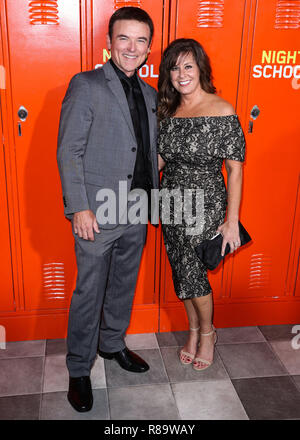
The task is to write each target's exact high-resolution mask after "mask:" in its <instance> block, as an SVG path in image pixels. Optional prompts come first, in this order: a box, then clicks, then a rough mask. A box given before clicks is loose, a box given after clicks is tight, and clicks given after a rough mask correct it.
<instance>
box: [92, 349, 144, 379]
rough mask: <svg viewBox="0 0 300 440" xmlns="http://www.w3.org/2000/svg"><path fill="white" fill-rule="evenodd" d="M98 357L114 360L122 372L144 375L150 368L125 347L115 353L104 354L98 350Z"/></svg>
mask: <svg viewBox="0 0 300 440" xmlns="http://www.w3.org/2000/svg"><path fill="white" fill-rule="evenodd" d="M99 355H100V356H101V357H103V358H104V359H115V360H116V361H117V362H118V364H119V365H120V367H122V368H124V370H127V371H132V372H133V373H145V372H146V371H148V370H149V368H150V367H149V365H148V364H147V363H146V362H145V361H144V360H143V359H142V358H141V357H140V356H138V355H137V354H136V353H133V351H130V350H128V348H127V347H125V348H124V349H123V350H121V351H117V352H115V353H106V352H105V351H101V350H99Z"/></svg>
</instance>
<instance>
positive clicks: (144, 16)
mask: <svg viewBox="0 0 300 440" xmlns="http://www.w3.org/2000/svg"><path fill="white" fill-rule="evenodd" d="M117 20H136V21H140V22H142V23H146V24H147V25H148V26H149V29H150V40H149V45H150V43H151V40H152V36H153V31H154V26H153V21H152V19H151V17H150V15H149V14H148V13H147V12H146V11H144V10H143V9H140V8H135V7H134V6H124V7H123V8H120V9H117V10H116V12H114V13H113V15H112V16H111V17H110V20H109V24H108V35H109V38H110V41H111V40H112V34H113V27H114V24H115V22H116V21H117Z"/></svg>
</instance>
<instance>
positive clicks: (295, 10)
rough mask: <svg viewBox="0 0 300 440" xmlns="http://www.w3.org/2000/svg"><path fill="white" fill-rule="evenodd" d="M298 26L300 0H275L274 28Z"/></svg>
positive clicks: (294, 27) (299, 23)
mask: <svg viewBox="0 0 300 440" xmlns="http://www.w3.org/2000/svg"><path fill="white" fill-rule="evenodd" d="M299 28H300V0H289V1H286V0H285V1H284V0H277V5H276V16H275V29H299Z"/></svg>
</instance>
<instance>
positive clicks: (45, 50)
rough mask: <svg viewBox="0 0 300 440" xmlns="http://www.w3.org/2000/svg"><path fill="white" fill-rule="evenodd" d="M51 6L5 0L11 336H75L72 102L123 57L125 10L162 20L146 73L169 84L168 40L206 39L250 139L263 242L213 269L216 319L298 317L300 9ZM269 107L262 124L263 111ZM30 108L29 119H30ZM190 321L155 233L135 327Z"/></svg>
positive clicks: (250, 178) (250, 208)
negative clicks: (59, 158) (78, 77)
mask: <svg viewBox="0 0 300 440" xmlns="http://www.w3.org/2000/svg"><path fill="white" fill-rule="evenodd" d="M41 3H43V2H40V1H39V2H34V1H28V2H24V1H23V0H14V2H11V1H9V0H0V5H1V9H0V14H1V15H0V21H1V36H2V45H1V47H0V51H1V52H0V64H1V70H0V77H1V78H0V88H1V89H0V92H1V112H2V125H1V129H2V131H3V139H4V146H3V150H1V153H0V178H1V188H0V202H1V211H0V231H1V237H0V239H1V244H2V246H1V266H0V267H1V272H0V276H1V296H0V325H2V326H3V327H5V329H6V334H7V339H8V340H25V339H42V338H58V337H64V336H65V334H66V322H67V312H68V305H69V301H70V297H71V293H72V290H73V288H74V283H75V277H76V266H75V257H74V251H73V238H72V234H71V230H70V224H69V222H68V221H67V220H65V219H64V216H63V204H62V195H61V188H60V181H59V175H58V170H57V165H56V137H57V130H58V120H59V112H60V106H61V101H62V98H63V96H64V93H65V91H66V88H67V85H68V82H69V80H70V78H71V77H72V76H73V74H75V73H77V72H79V71H81V70H89V69H92V68H95V67H100V66H101V65H102V64H103V63H104V62H106V61H107V59H108V58H109V53H108V51H107V49H106V44H105V36H106V32H107V24H108V20H109V17H110V16H111V14H112V13H113V12H114V10H115V8H117V7H121V6H124V5H125V4H126V5H127V6H140V7H142V8H144V9H145V10H146V11H147V12H148V13H149V14H150V15H151V17H152V19H153V21H154V24H155V34H154V41H153V45H152V49H151V54H150V56H149V59H148V62H147V65H146V66H144V67H143V68H142V69H141V71H140V75H141V77H143V79H145V80H146V81H147V82H149V83H150V84H151V85H153V86H156V84H157V78H158V69H159V63H160V59H161V53H162V50H163V49H164V48H165V47H166V46H167V44H168V42H169V41H172V40H174V39H175V38H178V37H188V38H195V39H197V40H198V41H200V42H201V44H203V46H204V47H205V49H206V50H207V52H208V54H209V56H210V59H211V63H212V67H213V73H214V78H215V85H216V87H217V90H218V93H219V94H220V95H221V96H222V97H224V98H225V99H227V100H228V101H229V102H231V103H232V104H233V105H234V106H235V107H236V111H237V113H238V115H239V117H240V120H241V123H242V126H243V129H244V132H245V136H246V143H247V155H246V162H245V166H244V187H243V197H242V204H241V220H242V222H243V223H244V224H245V226H246V227H247V229H248V230H249V232H250V234H251V236H252V237H253V243H252V244H251V245H250V246H248V247H247V248H246V249H244V250H241V251H240V252H237V254H236V256H234V257H232V256H230V257H229V258H227V260H226V262H225V264H224V265H222V267H220V268H219V269H218V270H216V271H214V272H215V273H211V274H210V281H211V284H212V286H213V289H214V300H215V324H216V325H217V326H221V327H226V326H243V325H257V324H280V323H297V321H299V317H300V290H299V281H298V282H297V273H298V272H297V270H298V255H299V219H300V216H299V191H298V189H299V166H298V163H299V160H298V159H299V152H298V151H299V148H298V143H297V140H298V139H299V131H300V129H299V121H298V119H299V118H298V107H299V106H298V105H297V103H298V102H299V93H300V79H299V78H300V66H299V65H300V51H299V50H298V49H299V48H298V46H297V45H296V42H297V41H299V34H300V5H299V3H300V2H299V1H298V0H294V1H293V0H290V1H289V2H288V3H289V6H286V3H287V2H284V1H280V0H214V1H209V0H205V1H203V0H197V1H196V0H189V2H188V7H187V2H186V1H184V0H156V1H155V2H153V0H141V1H131V2H127V1H126V2H124V1H123V2H122V1H117V0H115V1H113V0H101V1H98V0H84V1H83V0H82V1H79V0H68V1H67V2H66V1H60V0H57V1H51V2H49V1H47V2H44V3H45V7H44V8H41V6H40V5H41ZM47 5H48V7H49V8H50V7H51V8H52V9H49V10H47ZM255 106H257V107H258V109H259V110H260V113H259V116H258V117H257V118H255V116H254V115H253V113H252V116H251V111H252V110H253V108H254V107H255ZM20 108H25V109H26V110H27V112H28V116H27V118H26V119H25V120H22V119H23V118H22V119H21V118H20V117H19V115H20V113H19V115H18V112H19V110H20ZM57 280H58V281H57ZM184 316H185V315H184V313H183V307H182V304H181V302H179V301H178V300H177V298H176V296H175V293H174V291H173V285H172V278H171V270H170V266H169V263H168V261H167V258H166V253H165V250H164V246H163V244H162V238H161V230H160V229H159V230H156V229H155V228H153V227H152V226H150V227H149V232H148V239H147V245H146V247H145V250H144V254H143V259H142V264H141V268H140V273H139V279H138V285H137V289H136V296H135V301H134V309H133V315H132V321H131V325H130V328H129V332H131V333H132V332H133V333H137V332H153V331H169V330H181V329H185V328H186V327H187V322H186V320H185V317H184Z"/></svg>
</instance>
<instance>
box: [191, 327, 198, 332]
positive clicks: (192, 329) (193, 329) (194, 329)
mask: <svg viewBox="0 0 300 440" xmlns="http://www.w3.org/2000/svg"><path fill="white" fill-rule="evenodd" d="M190 330H191V331H193V332H196V331H198V330H200V327H198V328H192V327H190Z"/></svg>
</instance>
